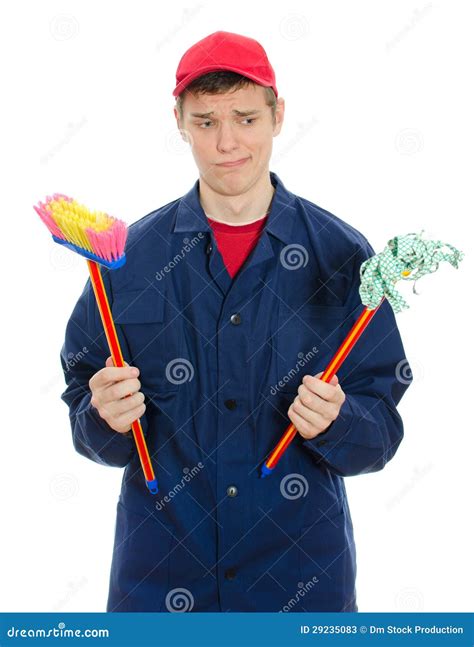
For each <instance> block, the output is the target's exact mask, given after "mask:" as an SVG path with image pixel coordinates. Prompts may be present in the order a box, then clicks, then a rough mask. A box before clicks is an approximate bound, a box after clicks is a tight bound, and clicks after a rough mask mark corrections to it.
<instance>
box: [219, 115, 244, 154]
mask: <svg viewBox="0 0 474 647" xmlns="http://www.w3.org/2000/svg"><path fill="white" fill-rule="evenodd" d="M238 145H239V144H238V141H237V136H236V133H235V127H234V125H233V124H231V123H227V122H221V124H220V127H219V131H218V135H217V148H218V150H219V151H220V152H221V153H228V152H229V151H232V150H234V149H235V148H238Z"/></svg>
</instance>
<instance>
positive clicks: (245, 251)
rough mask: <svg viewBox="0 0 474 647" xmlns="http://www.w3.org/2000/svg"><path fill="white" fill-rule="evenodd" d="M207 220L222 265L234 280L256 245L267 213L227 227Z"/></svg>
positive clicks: (215, 221) (221, 223)
mask: <svg viewBox="0 0 474 647" xmlns="http://www.w3.org/2000/svg"><path fill="white" fill-rule="evenodd" d="M207 219H208V221H209V224H210V225H211V227H212V230H213V232H214V236H215V238H216V243H217V247H218V249H219V252H220V253H221V256H222V258H223V260H224V265H225V266H226V268H227V271H228V272H229V274H230V276H231V277H232V278H234V276H235V275H236V274H237V272H238V271H239V269H240V267H241V266H242V264H243V263H244V261H245V259H246V258H247V256H248V255H249V254H250V252H251V251H252V249H253V248H254V247H255V245H256V244H257V241H258V239H259V237H260V234H261V233H262V229H263V228H264V227H265V223H266V221H267V219H268V213H267V214H265V215H264V216H262V217H261V218H259V219H258V220H255V221H254V222H250V223H245V224H243V225H229V224H228V223H225V222H220V221H218V220H214V219H213V218H212V217H211V216H207Z"/></svg>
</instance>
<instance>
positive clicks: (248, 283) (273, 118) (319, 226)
mask: <svg viewBox="0 0 474 647" xmlns="http://www.w3.org/2000/svg"><path fill="white" fill-rule="evenodd" d="M176 80H177V85H176V88H175V90H174V91H173V95H174V96H175V97H176V98H177V103H176V106H175V117H176V120H177V125H178V127H179V129H180V130H181V132H182V136H183V138H184V139H185V140H186V141H188V142H189V144H190V147H191V151H192V154H193V156H194V159H195V162H196V165H197V167H198V171H199V179H198V180H197V181H196V183H195V184H194V186H193V187H192V189H191V190H190V191H189V192H188V193H187V194H186V195H185V196H184V197H182V198H179V199H177V200H174V201H173V202H171V203H169V204H167V205H165V206H164V207H161V208H160V209H158V210H156V211H153V212H152V213H150V214H149V215H147V216H145V217H144V218H142V219H141V220H139V221H137V222H136V223H134V224H133V225H132V226H131V227H130V230H129V239H128V243H127V249H126V253H127V262H126V264H125V265H124V266H123V268H121V269H119V270H115V271H110V272H108V271H105V270H104V271H103V277H104V282H105V286H106V289H107V291H108V294H109V297H110V300H111V303H112V310H113V316H114V319H115V322H116V324H117V329H118V334H119V336H120V340H121V343H122V345H123V351H124V355H125V358H126V360H127V362H128V364H129V365H130V366H128V367H125V368H115V367H113V366H112V362H111V359H110V357H108V355H109V351H108V347H107V344H106V340H105V336H104V334H103V332H102V327H101V323H100V319H99V315H98V311H97V307H96V304H95V300H94V296H93V293H92V290H91V288H90V284H89V282H87V284H86V287H85V289H84V292H83V294H82V296H81V298H80V299H79V301H78V303H77V305H76V308H75V310H74V312H73V314H72V316H71V319H70V322H69V324H68V327H67V332H66V340H65V344H64V346H63V349H62V365H63V368H64V371H65V377H66V381H67V389H66V390H65V392H64V394H63V396H62V397H63V399H64V401H65V402H66V403H67V404H68V405H69V408H70V417H71V426H72V432H73V441H74V445H75V448H76V449H77V451H78V452H79V453H81V454H83V455H84V456H86V457H88V458H90V459H92V460H94V461H96V462H98V463H102V464H104V465H111V466H117V467H125V473H124V478H123V485H122V491H121V494H120V498H119V502H118V506H117V523H116V530H115V533H116V536H115V547H114V554H113V561H112V567H111V575H110V591H109V598H108V604H107V610H108V611H175V610H176V611H181V610H189V611H191V610H192V611H280V610H283V611H288V610H290V611H357V610H358V607H357V603H356V590H355V578H356V556H355V548H354V539H353V527H352V520H351V515H350V511H349V507H348V503H347V499H346V491H345V487H344V477H345V476H351V475H356V474H362V473H366V472H373V471H376V470H380V469H382V468H383V467H384V465H385V464H386V463H387V461H389V460H390V459H391V458H392V457H393V455H394V454H395V452H396V450H397V448H398V446H399V444H400V441H401V439H402V436H403V425H402V421H401V418H400V415H399V414H398V412H397V409H396V407H397V404H398V403H399V401H400V399H401V398H402V395H403V393H404V392H405V390H406V388H407V386H408V382H409V380H406V379H403V381H399V380H397V375H399V374H400V371H399V369H400V365H401V364H402V363H403V364H404V365H405V366H404V370H403V374H404V375H406V373H407V370H406V369H407V361H406V358H405V353H404V349H403V345H402V342H401V339H400V335H399V332H398V330H397V325H396V322H395V318H394V315H393V311H392V309H391V307H390V305H389V304H388V302H387V301H386V302H384V304H383V305H382V306H381V308H380V310H379V312H378V313H377V315H376V317H374V319H373V321H372V322H371V324H370V328H369V329H368V330H367V332H366V333H365V334H364V335H363V337H362V338H361V340H360V341H359V343H358V344H357V345H356V347H355V348H354V350H353V351H352V353H351V355H350V356H349V358H348V359H347V360H346V362H345V363H344V364H343V366H342V367H341V369H340V371H339V374H338V377H337V378H336V377H335V378H333V381H332V382H331V383H330V384H326V383H323V382H321V380H320V379H318V377H317V376H320V375H321V372H322V371H323V370H324V368H325V366H326V365H327V363H328V360H329V359H330V358H331V356H332V354H333V353H334V351H335V350H336V349H337V347H338V346H339V344H340V342H341V341H342V339H343V338H344V337H345V335H346V334H347V331H348V330H349V329H350V327H351V325H352V323H353V322H354V321H355V319H356V318H357V316H358V315H359V313H360V311H361V309H362V307H363V306H362V304H361V301H360V297H359V292H358V287H359V282H360V279H359V268H360V265H361V263H362V262H363V261H364V260H365V259H366V258H368V257H369V256H372V255H373V254H374V253H375V252H374V250H373V249H372V247H371V246H370V244H369V243H368V241H367V239H366V238H365V237H364V236H363V235H362V234H361V233H359V232H358V231H357V230H356V229H354V228H353V227H351V226H350V225H348V224H347V223H345V222H343V221H342V220H340V219H339V218H337V217H336V216H334V215H332V214H331V213H329V212H328V211H325V210H324V209H322V208H320V207H318V206H317V205H315V204H313V203H312V202H310V201H308V200H305V199H303V198H301V197H298V196H296V195H294V194H293V193H291V192H290V191H288V190H287V189H286V188H285V186H284V185H283V183H282V181H281V180H280V178H279V177H278V176H277V175H276V174H275V173H273V172H270V171H269V162H270V157H271V152H272V140H273V137H275V136H276V135H278V134H279V132H280V130H281V127H282V124H283V118H284V107H285V106H284V101H283V99H282V98H281V97H278V91H277V88H276V82H275V75H274V71H273V68H272V67H271V65H270V63H269V61H268V59H267V56H266V54H265V51H264V50H263V48H262V47H261V45H260V44H259V43H257V42H256V41H255V40H253V39H250V38H246V37H244V36H241V35H238V34H232V33H229V32H216V33H213V34H211V35H210V36H208V37H207V38H204V39H203V40H201V41H200V42H198V43H196V44H195V45H193V47H191V48H190V49H189V50H188V51H187V52H186V53H185V54H184V56H183V58H182V59H181V61H180V63H179V66H178V70H177V74H176ZM84 346H85V347H86V348H87V353H85V352H82V353H81V355H80V356H81V358H82V359H81V361H79V362H77V363H75V364H74V366H73V367H70V366H69V365H68V363H67V358H68V357H70V356H71V355H70V354H71V353H73V354H74V355H76V353H78V350H81V349H83V347H84ZM104 365H105V366H104ZM132 367H137V368H138V369H139V376H137V373H138V371H137V368H132ZM408 368H409V367H408ZM134 371H135V372H134ZM128 394H132V395H131V397H125V396H127V395H128ZM139 416H140V417H141V421H142V425H143V429H144V433H145V435H146V439H147V443H148V447H149V451H150V455H151V458H152V462H153V464H154V466H155V470H156V475H157V478H158V483H159V487H160V492H159V494H158V495H157V496H156V497H152V496H151V495H150V494H149V492H148V491H147V489H146V487H145V483H144V477H143V473H142V470H141V467H140V462H139V458H138V454H137V452H136V449H135V445H134V440H133V437H132V435H131V432H130V427H131V423H132V421H133V420H134V419H136V418H137V417H139ZM290 421H292V422H293V423H294V424H295V426H296V428H297V430H298V432H299V433H298V434H297V435H296V437H295V439H294V440H293V442H292V443H291V445H290V446H289V448H288V450H287V451H286V453H285V454H284V456H283V458H282V459H281V461H280V463H279V464H278V467H277V468H276V470H275V472H274V473H273V474H272V476H271V477H269V478H267V479H261V478H259V470H260V466H261V464H262V462H263V461H264V460H265V458H266V457H267V455H268V454H269V452H270V451H271V450H272V449H273V448H274V446H275V444H276V443H277V442H278V440H279V438H280V436H281V434H282V432H283V431H284V430H285V429H286V427H287V425H288V424H289V422H290Z"/></svg>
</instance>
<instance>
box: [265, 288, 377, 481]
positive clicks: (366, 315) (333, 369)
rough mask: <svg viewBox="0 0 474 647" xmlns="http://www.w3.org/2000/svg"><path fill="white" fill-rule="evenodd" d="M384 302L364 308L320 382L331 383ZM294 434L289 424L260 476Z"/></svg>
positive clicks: (294, 428) (273, 462) (271, 467)
mask: <svg viewBox="0 0 474 647" xmlns="http://www.w3.org/2000/svg"><path fill="white" fill-rule="evenodd" d="M384 300H385V297H383V298H382V300H381V301H380V303H379V305H378V306H377V307H376V308H375V309H373V310H369V309H368V308H367V307H365V308H364V310H363V311H362V312H361V313H360V315H359V317H358V318H357V321H356V322H355V324H354V325H353V326H352V328H351V329H350V331H349V333H348V334H347V337H346V338H345V339H344V341H343V342H342V344H341V345H340V346H339V348H338V349H337V351H336V353H335V354H334V356H333V358H332V360H331V361H330V362H329V364H328V366H327V368H326V370H325V371H324V373H323V374H322V375H321V377H320V380H322V381H323V382H330V381H331V379H332V378H333V376H334V375H335V374H336V373H337V371H338V370H339V368H340V367H341V365H342V363H343V362H344V360H345V359H346V357H347V356H348V355H349V353H350V352H351V350H352V349H353V347H354V346H355V344H356V342H357V341H358V339H359V337H360V336H361V335H362V333H363V332H364V330H365V329H366V327H367V326H368V325H369V323H370V321H371V320H372V317H373V316H374V314H375V313H376V312H377V310H378V309H379V308H380V306H381V305H382V303H383V301H384ZM296 433H297V429H296V427H295V425H294V424H293V423H291V424H290V425H289V426H288V427H287V428H286V431H285V432H284V434H283V436H282V437H281V438H280V440H279V442H278V444H277V445H276V447H275V449H274V450H273V451H272V453H271V454H270V456H269V458H268V459H267V460H266V461H265V463H264V466H263V468H262V476H267V475H268V474H269V473H270V471H271V470H273V469H275V467H276V466H277V464H278V462H279V460H280V458H281V457H282V456H283V454H284V453H285V451H286V449H287V447H288V445H289V444H290V443H291V441H292V440H293V438H294V437H295V435H296Z"/></svg>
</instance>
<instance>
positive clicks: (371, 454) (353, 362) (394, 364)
mask: <svg viewBox="0 0 474 647" xmlns="http://www.w3.org/2000/svg"><path fill="white" fill-rule="evenodd" d="M362 252H363V256H362V257H361V256H360V255H358V258H357V259H356V264H355V266H354V280H353V283H352V287H351V291H350V294H349V297H348V299H347V301H346V305H348V307H349V311H350V312H351V313H352V315H351V317H350V322H349V321H347V322H346V323H345V325H344V335H342V337H341V341H342V339H343V338H344V336H345V335H346V334H347V332H348V331H349V330H350V327H351V326H352V324H353V323H354V322H355V320H356V318H357V317H358V316H359V314H360V313H361V312H362V310H363V308H364V306H363V304H362V303H361V300H360V295H359V286H360V273H359V270H360V265H361V264H362V262H363V261H364V260H365V259H366V258H369V257H370V256H373V255H374V254H375V252H374V250H373V249H372V247H371V246H370V245H369V243H367V242H366V246H365V249H361V253H362ZM346 328H347V330H346ZM337 376H338V378H339V382H340V385H341V388H342V389H343V391H344V393H345V395H346V399H345V401H344V403H343V405H342V407H341V409H340V412H339V416H338V417H337V418H336V420H334V421H333V422H332V423H331V425H330V426H329V427H328V428H327V429H326V431H324V432H323V433H321V434H319V435H318V436H316V437H315V438H311V439H309V440H304V441H303V443H302V444H303V446H304V447H305V448H306V449H307V450H308V451H310V452H311V453H312V454H313V455H314V456H315V457H316V458H317V459H318V460H323V461H324V462H325V464H326V465H327V467H328V469H330V470H332V471H333V472H335V473H336V474H338V475H340V476H354V475H357V474H363V473H366V472H376V471H378V470H381V469H382V468H383V467H384V466H385V465H386V463H387V462H388V461H389V460H390V459H391V458H393V456H394V455H395V452H396V451H397V449H398V446H399V445H400V442H401V441H402V438H403V422H402V419H401V417H400V415H399V413H398V411H397V409H396V406H397V405H398V403H399V402H400V400H401V398H402V396H403V394H404V393H405V391H406V389H407V388H408V386H409V385H410V383H411V382H412V380H413V377H412V374H411V369H410V366H409V364H408V361H407V359H406V357H405V352H404V348H403V344H402V340H401V337H400V333H399V331H398V328H397V323H396V320H395V315H394V312H393V310H392V307H391V305H390V304H389V302H388V301H387V300H385V301H384V302H383V303H382V305H381V306H380V308H379V310H378V311H377V313H376V314H375V315H374V317H373V319H372V320H371V321H370V323H369V324H368V326H367V328H366V329H365V330H364V332H363V333H362V335H361V337H360V338H359V340H358V341H357V343H356V344H355V346H354V347H353V349H352V351H351V353H350V354H349V356H348V357H347V358H346V360H345V362H344V363H343V365H342V366H341V368H340V369H339V371H337Z"/></svg>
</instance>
